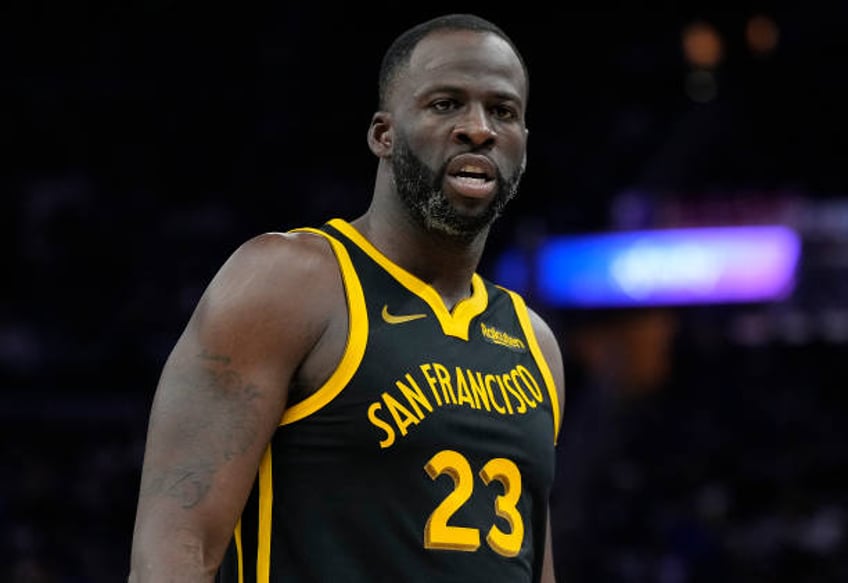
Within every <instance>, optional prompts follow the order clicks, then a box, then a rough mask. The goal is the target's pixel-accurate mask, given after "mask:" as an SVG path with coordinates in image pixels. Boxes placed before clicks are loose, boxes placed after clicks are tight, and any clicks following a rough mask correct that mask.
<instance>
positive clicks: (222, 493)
mask: <svg viewBox="0 0 848 583" xmlns="http://www.w3.org/2000/svg"><path fill="white" fill-rule="evenodd" d="M342 293H343V292H342V283H341V279H340V277H339V275H338V270H337V268H336V264H335V260H334V258H333V256H332V252H331V251H330V250H329V247H328V245H327V244H326V242H324V241H323V240H321V239H320V238H319V237H316V236H314V235H307V234H299V235H285V236H281V235H262V236H260V237H257V238H254V239H252V240H251V241H248V242H247V243H245V244H244V245H242V246H241V247H240V248H239V249H238V250H237V251H236V252H235V253H233V255H232V256H231V257H230V258H229V259H228V260H227V262H226V263H225V264H224V265H223V266H222V267H221V269H220V270H219V272H218V273H217V274H216V275H215V277H214V278H213V280H212V282H211V283H210V285H209V287H208V288H207V289H206V291H205V292H204V294H203V296H202V298H201V300H200V301H199V303H198V305H197V307H196V309H195V311H194V313H193V315H192V317H191V319H190V320H189V322H188V324H187V326H186V328H185V330H184V332H183V334H182V335H181V337H180V338H179V340H178V341H177V343H176V345H175V347H174V349H173V351H172V353H171V354H170V356H169V358H168V360H167V362H166V364H165V366H164V368H163V370H162V374H161V377H160V380H159V384H158V386H157V389H156V393H155V396H154V400H153V406H152V408H151V412H150V420H149V426H148V433H147V442H146V446H145V453H144V463H143V467H142V475H141V486H140V492H139V497H138V507H137V514H136V522H135V529H134V532H133V543H132V559H131V571H130V575H129V581H130V582H131V583H143V582H154V581H155V582H156V583H163V582H172V581H173V582H189V581H191V582H194V581H204V582H209V581H212V580H213V578H214V576H215V573H216V571H217V568H218V566H219V564H220V562H221V560H222V558H223V555H224V553H225V551H226V548H227V546H228V544H229V542H230V539H231V536H232V533H233V529H234V527H235V525H236V522H237V520H238V518H239V516H240V514H241V511H242V509H243V506H244V503H245V501H246V499H247V497H248V495H249V493H250V489H251V487H252V485H253V481H254V478H255V476H256V472H257V469H258V466H259V462H260V460H261V457H262V455H263V453H264V451H265V449H266V446H267V444H268V442H269V440H270V439H271V437H272V435H273V433H274V431H275V429H276V428H277V426H278V424H279V421H280V418H281V416H282V414H283V411H284V409H285V405H286V401H287V399H288V392H289V386H290V384H291V383H292V380H293V379H294V378H295V375H296V373H297V371H298V368H299V367H300V365H301V363H302V362H303V361H304V359H306V358H307V356H308V355H309V353H310V351H311V350H312V349H313V347H314V346H315V345H316V344H318V342H319V340H320V339H321V337H322V335H323V334H324V332H325V330H327V328H328V325H329V322H330V319H331V318H333V317H336V316H337V315H338V310H339V302H340V301H341V302H342V303H341V305H342V308H343V300H340V298H342Z"/></svg>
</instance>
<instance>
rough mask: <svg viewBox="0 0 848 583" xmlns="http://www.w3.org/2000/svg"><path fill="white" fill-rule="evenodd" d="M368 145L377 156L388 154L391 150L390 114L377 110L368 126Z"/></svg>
mask: <svg viewBox="0 0 848 583" xmlns="http://www.w3.org/2000/svg"><path fill="white" fill-rule="evenodd" d="M368 147H369V148H371V151H372V152H374V155H376V156H377V157H379V158H384V157H386V156H388V155H389V154H390V153H391V151H392V115H391V114H390V113H388V112H386V111H378V112H377V113H375V114H374V116H373V117H372V118H371V125H370V126H368Z"/></svg>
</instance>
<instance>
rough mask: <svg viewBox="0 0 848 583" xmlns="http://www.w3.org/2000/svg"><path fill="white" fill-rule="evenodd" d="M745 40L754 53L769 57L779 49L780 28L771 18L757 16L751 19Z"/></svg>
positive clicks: (747, 25)
mask: <svg viewBox="0 0 848 583" xmlns="http://www.w3.org/2000/svg"><path fill="white" fill-rule="evenodd" d="M745 40H746V41H747V43H748V48H749V49H751V52H752V53H754V54H757V55H767V54H769V53H771V52H773V51H774V49H775V48H777V43H778V41H779V40H780V28H779V27H778V26H777V23H776V22H775V21H774V20H772V18H771V17H769V16H766V15H765V14H757V15H755V16H752V17H751V18H749V19H748V22H747V24H746V25H745Z"/></svg>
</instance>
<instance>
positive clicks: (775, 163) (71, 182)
mask: <svg viewBox="0 0 848 583" xmlns="http://www.w3.org/2000/svg"><path fill="white" fill-rule="evenodd" d="M596 6H597V7H596V8H594V9H592V10H589V9H576V8H569V7H565V6H562V7H560V6H556V5H555V3H549V4H547V5H542V4H540V5H538V6H536V5H533V4H527V3H521V4H519V5H511V6H503V7H500V8H495V7H494V6H490V5H488V4H478V5H474V4H466V5H465V6H457V5H455V4H444V5H442V6H439V5H437V4H429V5H428V6H422V7H415V8H412V7H407V6H405V5H402V4H400V3H396V2H392V3H389V2H374V3H371V4H370V5H369V6H367V7H363V6H360V5H350V6H343V5H340V6H333V5H328V4H326V3H319V2H314V3H302V4H300V5H297V6H291V5H290V4H289V3H278V4H275V5H264V4H256V5H248V6H246V7H245V6H238V7H236V6H234V5H222V6H220V7H213V6H211V5H201V4H198V5H193V6H190V5H185V4H178V3H169V2H163V1H161V0H158V1H149V2H143V3H142V2H124V3H115V5H110V4H106V3H67V4H59V3H55V2H12V3H9V4H7V5H6V6H4V8H3V9H2V14H1V15H2V18H0V53H2V55H3V59H2V61H0V66H2V75H0V84H2V95H3V98H4V102H5V106H4V107H3V108H2V110H0V135H2V141H3V144H4V151H5V152H4V154H3V155H2V158H0V160H2V162H0V163H2V165H3V172H2V174H1V175H0V180H2V183H0V184H2V193H3V202H4V208H5V211H4V212H3V213H1V214H0V237H2V240H0V243H2V248H3V249H5V250H7V252H6V253H3V254H0V262H2V263H0V268H2V273H3V274H5V275H4V277H3V285H2V286H0V383H2V384H0V389H2V393H0V474H1V475H2V476H3V479H2V480H0V580H2V581H11V582H51V583H52V582H62V583H65V582H74V583H78V582H86V583H87V582H98V583H99V582H101V581H102V582H106V581H119V580H123V579H124V578H125V576H126V573H127V570H128V560H129V545H130V540H131V534H132V521H133V514H134V510H135V496H136V494H137V487H138V478H139V469H140V463H141V456H142V451H143V450H142V448H143V440H144V430H145V426H146V421H147V413H148V408H149V405H150V401H151V398H152V393H153V390H154V388H155V385H156V381H157V378H158V373H159V370H160V368H161V366H162V364H163V362H164V359H165V358H166V357H167V354H168V352H169V350H170V348H171V347H172V346H173V344H174V342H175V341H176V338H177V336H178V335H179V333H180V332H181V330H182V327H183V326H184V324H185V322H186V321H187V319H188V317H189V315H190V313H191V310H192V309H193V307H194V305H195V303H196V301H197V299H198V298H199V296H200V294H201V292H202V290H203V288H204V287H205V285H206V284H207V283H208V281H209V279H210V278H211V277H212V275H213V274H214V272H215V270H216V269H217V268H218V266H219V265H220V264H221V263H222V261H223V260H224V259H225V258H226V256H227V255H228V254H229V253H230V252H232V251H233V250H234V249H235V248H236V247H237V246H238V245H239V244H240V243H241V242H242V241H243V240H244V239H246V238H248V237H250V236H252V235H254V234H257V233H259V232H263V231H270V230H285V229H288V228H292V227H296V226H302V225H307V224H309V225H315V224H319V223H321V222H323V220H325V219H326V218H329V217H333V216H341V217H344V218H349V219H351V218H354V217H356V216H357V215H358V214H359V213H361V212H362V211H364V209H365V208H366V206H367V203H368V201H369V198H370V191H371V187H372V179H373V175H374V170H375V168H376V160H375V159H374V158H373V156H372V155H371V153H370V152H369V151H368V149H367V146H366V142H365V135H366V130H367V127H368V123H369V120H370V116H371V113H372V112H373V110H374V108H375V105H376V76H377V68H378V65H379V59H380V58H381V56H382V53H383V51H384V50H385V48H386V47H387V46H388V44H389V42H390V41H391V40H392V38H394V36H395V35H396V34H397V33H399V32H400V31H401V30H402V29H404V28H406V27H407V26H410V25H412V24H414V23H416V22H418V21H419V20H421V19H423V18H428V17H430V16H435V15H437V14H439V13H441V12H444V11H474V12H477V13H478V14H480V15H482V16H486V17H489V18H491V19H492V20H494V21H495V22H497V23H499V24H501V25H502V26H503V27H504V28H505V29H506V31H507V32H508V33H509V34H510V35H511V36H512V37H513V39H514V40H515V41H516V43H517V44H518V46H519V47H520V48H521V50H522V52H523V54H524V57H525V59H526V60H527V61H528V63H529V66H530V71H531V97H530V109H529V113H528V126H529V128H530V143H529V158H530V160H529V166H528V172H527V175H526V177H525V181H524V183H523V188H522V194H521V196H520V197H519V198H518V199H516V201H515V202H514V203H513V205H512V206H511V207H510V209H509V212H508V215H507V216H505V217H503V218H502V219H501V220H500V221H499V222H498V223H497V225H496V227H495V229H494V230H493V233H492V236H491V245H490V248H489V251H488V252H487V255H486V256H485V258H484V262H483V264H482V265H481V272H482V273H483V274H484V275H491V273H492V271H493V269H494V267H493V266H494V262H495V260H496V258H497V257H498V254H499V253H500V251H502V250H504V249H505V248H507V247H509V246H512V245H516V244H520V245H533V244H534V243H537V242H539V241H541V240H543V239H544V237H545V236H546V235H548V234H567V233H583V232H600V231H604V230H609V229H617V228H631V227H634V226H655V227H663V226H674V225H680V224H704V225H719V224H740V223H746V224H750V223H763V222H783V223H788V224H790V225H792V226H793V227H796V228H798V229H799V231H800V232H801V234H802V236H803V237H804V244H805V247H804V263H803V269H802V272H801V274H802V277H801V279H800V281H799V286H798V289H797V291H796V293H795V294H793V296H792V297H791V298H789V299H788V300H785V301H783V302H778V303H775V304H763V305H745V306H713V307H704V306H700V307H698V306H689V307H685V306H684V307H676V308H663V307H659V308H656V309H645V310H635V309H633V310H618V311H610V310H595V311H582V312H581V311H575V310H566V309H561V308H556V307H555V306H546V305H544V304H540V303H537V302H535V298H533V294H532V291H530V292H529V293H528V295H529V296H530V298H529V299H530V300H531V301H534V303H535V305H536V307H537V309H538V310H539V311H540V312H542V313H543V314H544V315H545V316H546V317H548V318H549V320H550V322H551V324H552V325H553V326H554V328H555V331H556V332H557V334H558V336H559V337H560V339H561V342H562V345H563V351H564V356H565V360H566V373H567V384H568V399H567V403H566V413H565V417H564V426H563V433H562V439H561V445H560V452H559V455H560V464H559V471H558V478H557V484H556V487H555V490H554V493H553V499H552V504H553V513H554V530H555V546H556V549H555V551H556V557H557V567H558V571H559V574H560V576H561V578H562V580H564V581H567V582H569V583H582V582H593V583H594V582H601V581H610V582H619V581H621V582H642V581H645V582H648V581H657V582H661V583H677V582H680V583H683V582H696V581H711V582H714V581H723V582H734V581H770V582H782V581H787V582H789V581H793V582H795V581H799V582H800V581H803V582H808V581H809V582H831V581H832V582H836V581H845V580H848V559H846V555H848V553H846V550H848V549H846V528H847V527H848V523H846V520H848V515H847V514H846V513H848V483H846V478H845V477H844V476H843V474H844V467H845V465H846V462H848V454H846V453H844V451H843V450H845V447H844V444H845V443H846V442H848V441H847V439H848V435H846V433H848V431H846V428H845V426H846V423H845V421H844V419H845V413H846V397H845V395H844V394H843V393H844V391H845V388H846V380H848V374H846V373H848V366H846V357H848V302H846V299H848V293H846V292H848V289H846V287H848V271H846V270H848V251H846V249H848V203H847V202H846V200H848V199H846V195H848V171H846V161H848V157H846V156H848V138H846V129H848V114H846V109H845V103H846V99H847V98H848V76H846V70H848V68H847V67H846V57H848V45H846V40H845V39H846V37H848V28H846V25H848V8H847V7H848V4H846V3H844V2H823V1H812V2H803V3H801V2H793V3H789V2H787V3H779V4H778V3H765V2H760V3H751V2H747V3H746V2H740V3H734V8H732V9H720V8H718V7H717V5H715V4H709V3H702V4H690V5H687V7H686V8H681V7H680V6H677V5H674V4H658V3H657V4H650V3H639V2H636V3H627V5H626V8H623V7H619V6H617V5H613V4H611V5H606V6H603V5H596ZM758 14H759V15H765V16H767V17H768V18H769V19H771V21H772V22H773V23H775V25H776V26H777V29H778V30H779V35H778V42H777V45H776V47H775V48H774V50H772V51H769V52H766V53H763V54H758V53H756V52H755V51H754V50H753V49H752V47H751V45H750V44H749V43H748V41H747V40H746V36H745V30H746V25H747V23H748V22H749V19H750V18H751V17H752V16H754V15H758ZM696 22H701V23H708V24H709V25H711V26H713V27H714V30H715V31H716V33H717V34H718V35H719V36H720V38H721V42H722V43H723V56H722V58H721V59H720V60H719V62H718V63H716V64H715V65H713V66H709V67H698V66H696V65H695V64H693V63H692V62H691V61H690V60H688V59H687V54H686V53H685V52H684V50H683V48H682V46H683V45H682V35H683V31H684V30H686V27H687V26H689V25H691V24H692V23H696ZM699 70H702V71H701V72H702V73H704V72H706V74H707V75H708V77H706V78H707V80H708V81H709V79H712V83H714V85H712V86H703V85H701V86H695V85H692V82H693V80H694V79H697V77H693V76H692V74H693V73H697V71H699ZM710 76H711V77H710ZM702 78H703V75H702ZM634 209H636V210H634ZM9 251H10V252H9Z"/></svg>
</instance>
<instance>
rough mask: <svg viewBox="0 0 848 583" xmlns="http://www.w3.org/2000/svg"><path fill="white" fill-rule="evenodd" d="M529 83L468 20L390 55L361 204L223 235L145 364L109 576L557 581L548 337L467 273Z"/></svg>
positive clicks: (497, 291)
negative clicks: (297, 223)
mask: <svg viewBox="0 0 848 583" xmlns="http://www.w3.org/2000/svg"><path fill="white" fill-rule="evenodd" d="M527 93H528V75H527V70H526V66H525V64H524V62H523V60H522V58H521V56H520V55H519V53H518V51H517V49H516V47H515V46H513V44H512V42H511V41H510V40H509V39H508V38H507V36H506V35H505V34H504V32H502V31H501V29H499V28H498V27H497V26H495V25H494V24H492V23H491V22H489V21H486V20H483V19H481V18H478V17H475V16H473V15H448V16H445V17H441V18H437V19H434V20H431V21H428V22H425V23H423V24H420V25H419V26H417V27H415V28H413V29H411V30H409V31H407V32H405V33H404V34H402V35H401V36H400V37H398V38H397V40H396V41H395V42H394V43H393V44H392V45H391V46H390V47H389V49H388V51H387V53H386V55H385V57H384V60H383V62H382V67H381V70H380V76H379V111H377V112H376V113H375V114H374V115H373V118H372V121H371V124H370V127H369V131H368V145H369V147H370V149H371V151H372V152H373V153H374V155H375V156H376V157H377V159H378V165H377V174H376V180H375V186H374V192H373V198H372V201H371V203H370V206H369V208H368V209H367V210H366V211H365V212H364V214H362V215H361V216H359V217H358V218H356V219H355V220H351V221H349V222H348V221H347V220H344V219H341V218H334V219H331V220H329V221H328V222H327V223H326V224H324V225H321V226H320V227H319V228H303V229H297V230H294V231H292V232H289V233H284V234H282V233H266V234H262V235H259V236H257V237H255V238H253V239H252V240H249V241H247V242H246V243H244V244H243V245H242V246H241V247H240V248H239V249H237V250H236V251H235V252H234V253H233V255H232V256H231V257H230V258H229V259H228V260H227V261H226V262H225V263H224V265H223V266H222V267H221V269H220V271H219V272H218V273H217V275H216V276H215V277H214V279H213V281H212V282H211V283H210V285H209V287H208V289H207V290H206V291H205V293H204V295H203V296H202V298H201V300H200V302H199V304H198V306H197V307H196V310H195V312H194V314H193V315H192V317H191V319H190V321H189V322H188V325H187V327H186V329H185V331H184V333H183V334H182V336H181V337H180V339H179V341H178V342H177V344H176V346H175V347H174V349H173V352H172V354H171V355H170V357H169V358H168V361H167V363H166V364H165V366H164V369H163V371H162V375H161V379H160V382H159V386H158V388H157V392H156V395H155V398H154V402H153V406H152V410H151V415H150V425H149V429H148V436H147V444H146V451H145V457H144V466H143V471H142V478H141V489H140V493H139V498H138V510H137V516H136V524H135V531H134V538H133V547H132V565H131V572H130V575H129V579H130V581H132V582H133V583H141V582H157V583H161V582H164V581H181V582H183V581H214V580H217V581H220V582H232V583H241V582H255V581H261V582H263V583H264V582H268V581H311V582H334V583H335V582H344V583H350V582H368V583H374V582H382V581H391V582H414V581H463V582H470V581H484V582H486V583H494V582H500V581H503V582H509V583H519V582H525V581H544V582H552V581H554V572H553V571H554V569H553V557H552V551H551V535H550V532H551V531H550V524H549V517H548V499H549V492H550V488H551V483H552V480H553V477H554V446H555V442H556V439H557V432H558V429H559V423H560V419H561V414H562V404H563V403H564V394H563V391H564V388H563V366H562V358H561V354H560V350H559V348H558V345H557V342H556V340H555V337H554V334H553V333H552V330H551V329H550V328H549V326H548V325H546V324H545V322H544V321H543V320H542V319H541V318H540V317H539V316H538V315H537V314H536V313H535V312H533V311H530V310H529V309H528V308H527V307H526V306H525V303H524V301H523V300H522V298H521V297H519V296H518V295H516V294H515V293H513V292H511V291H508V290H505V289H502V288H500V287H497V286H496V285H493V284H492V283H490V282H489V281H487V280H485V279H483V278H482V277H480V276H479V275H478V274H477V273H476V271H475V270H476V269H477V266H478V264H479V261H480V259H481V254H482V253H483V250H484V245H485V242H486V237H487V234H488V232H489V228H490V226H491V224H492V222H493V221H494V220H495V219H496V218H497V217H498V215H499V214H500V213H501V211H502V210H503V209H504V206H505V205H506V204H507V202H508V201H509V200H510V199H511V198H512V197H513V196H515V194H516V192H517V189H518V184H519V180H520V178H521V176H522V173H523V171H524V166H525V157H526V144H527V128H526V127H525V108H526V105H527Z"/></svg>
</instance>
